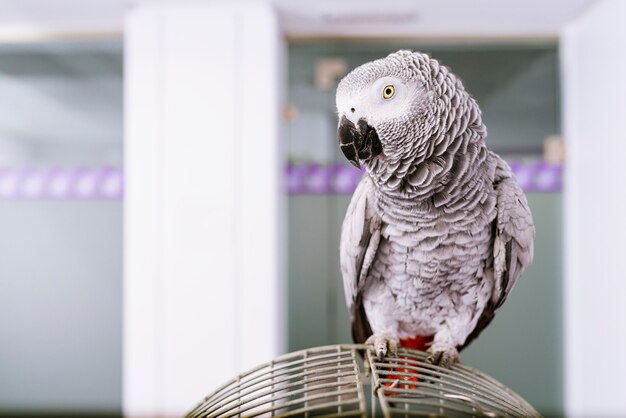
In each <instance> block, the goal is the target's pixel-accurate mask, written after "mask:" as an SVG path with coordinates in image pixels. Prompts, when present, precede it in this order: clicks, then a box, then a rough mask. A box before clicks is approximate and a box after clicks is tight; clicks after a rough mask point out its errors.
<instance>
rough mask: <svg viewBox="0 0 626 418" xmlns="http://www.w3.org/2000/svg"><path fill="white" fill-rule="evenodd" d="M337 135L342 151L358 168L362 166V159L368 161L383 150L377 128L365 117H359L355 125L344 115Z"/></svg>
mask: <svg viewBox="0 0 626 418" xmlns="http://www.w3.org/2000/svg"><path fill="white" fill-rule="evenodd" d="M337 136H338V138H339V146H340V147H341V152H343V155H345V156H346V158H347V159H348V161H350V162H351V163H352V165H353V166H355V167H356V168H361V163H360V162H361V161H363V162H367V161H369V160H371V159H372V158H374V157H376V156H377V155H379V154H380V153H381V152H383V146H382V144H381V143H380V139H378V134H377V133H376V130H375V129H374V128H372V127H371V126H369V125H368V124H367V122H365V121H364V120H363V119H359V121H358V122H357V126H355V125H354V123H352V122H350V121H349V120H348V118H346V117H345V116H344V117H342V118H341V120H340V121H339V128H337Z"/></svg>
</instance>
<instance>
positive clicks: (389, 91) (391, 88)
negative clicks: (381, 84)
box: [383, 84, 396, 99]
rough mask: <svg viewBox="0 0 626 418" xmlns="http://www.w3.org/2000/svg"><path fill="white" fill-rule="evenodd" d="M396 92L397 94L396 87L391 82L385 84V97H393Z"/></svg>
mask: <svg viewBox="0 0 626 418" xmlns="http://www.w3.org/2000/svg"><path fill="white" fill-rule="evenodd" d="M394 94H396V88H395V87H394V86H392V85H391V84H389V85H387V86H385V88H384V89H383V98H384V99H391V98H392V97H393V95H394Z"/></svg>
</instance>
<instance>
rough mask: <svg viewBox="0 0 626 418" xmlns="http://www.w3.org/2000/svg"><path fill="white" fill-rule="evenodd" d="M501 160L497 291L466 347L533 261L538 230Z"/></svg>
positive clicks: (497, 187) (495, 249)
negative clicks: (535, 237)
mask: <svg viewBox="0 0 626 418" xmlns="http://www.w3.org/2000/svg"><path fill="white" fill-rule="evenodd" d="M493 155H494V157H495V158H497V159H498V165H497V168H496V177H495V184H494V187H495V190H496V208H497V215H496V219H495V221H494V223H495V225H494V230H495V237H494V243H493V273H494V289H493V293H492V296H491V299H490V300H489V302H488V303H487V306H486V307H485V309H484V310H483V312H482V314H481V316H480V318H479V319H478V322H477V324H476V327H475V328H474V330H473V331H472V333H471V334H470V335H469V336H468V337H467V339H466V340H465V343H464V344H463V347H465V346H467V345H468V344H469V343H470V342H471V341H472V340H473V339H474V338H476V337H477V336H478V335H479V334H480V332H481V331H482V330H483V329H484V328H485V327H486V326H487V325H489V323H490V322H491V320H492V319H493V317H494V316H495V313H496V311H497V310H498V308H500V306H502V304H503V303H504V301H505V300H506V298H507V296H508V295H509V292H510V291H511V289H512V288H513V285H514V284H515V282H516V281H517V279H518V278H519V276H520V275H521V274H522V272H523V271H524V268H525V267H526V266H527V265H529V264H530V263H531V262H532V259H533V236H534V233H535V227H534V224H533V218H532V215H531V213H530V208H529V207H528V201H527V200H526V196H525V195H524V192H523V191H522V189H521V188H520V187H519V185H518V184H517V181H516V180H515V178H514V177H513V174H512V172H511V169H510V168H509V166H508V165H507V164H506V163H505V162H504V161H503V160H501V159H500V157H498V156H496V155H495V154H493Z"/></svg>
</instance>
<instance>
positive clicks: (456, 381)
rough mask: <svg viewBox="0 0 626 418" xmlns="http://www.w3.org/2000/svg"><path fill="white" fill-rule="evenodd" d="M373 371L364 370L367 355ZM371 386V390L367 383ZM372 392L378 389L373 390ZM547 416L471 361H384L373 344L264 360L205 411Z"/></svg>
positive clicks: (405, 357) (202, 413) (418, 355)
mask: <svg viewBox="0 0 626 418" xmlns="http://www.w3.org/2000/svg"><path fill="white" fill-rule="evenodd" d="M362 359H365V361H367V362H369V365H370V367H371V372H370V374H369V376H367V375H366V374H365V373H364V370H365V367H364V364H363V360H362ZM366 386H369V387H370V388H369V390H366ZM367 394H369V395H370V396H368V395H367ZM274 416H275V417H290V416H291V417H294V416H297V417H313V416H316V417H319V416H324V417H348V416H360V417H376V416H382V417H401V416H406V417H408V416H428V417H539V414H538V413H537V411H535V410H534V409H533V408H532V407H531V406H530V405H529V404H528V403H527V402H526V401H525V400H524V399H522V398H521V397H520V396H519V395H517V394H516V393H515V392H513V391H512V390H511V389H509V388H507V387H506V386H504V385H503V384H501V383H499V382H497V381H496V380H494V379H493V378H491V377H489V376H487V375H485V374H483V373H481V372H479V371H477V370H475V369H472V368H471V367H468V366H465V365H463V364H455V365H454V366H453V367H452V368H451V369H446V368H443V367H439V366H435V365H432V364H430V363H428V362H427V361H426V354H425V353H423V352H420V351H415V350H408V349H404V348H400V349H399V350H398V355H397V356H396V357H392V358H389V357H388V358H386V359H385V360H384V361H382V362H381V361H378V359H377V358H376V355H375V354H374V352H373V351H372V348H371V346H365V345H356V344H351V345H333V346H325V347H317V348H311V349H308V350H302V351H298V352H294V353H290V354H286V355H284V356H281V357H278V358H276V359H275V360H273V361H271V362H269V363H266V364H263V365H260V366H258V367H256V368H254V369H252V370H250V371H248V372H246V373H244V374H241V375H239V376H238V377H237V378H235V379H233V380H231V381H230V382H228V383H226V384H225V385H223V386H222V387H220V388H218V389H217V390H216V391H214V392H213V393H211V394H210V395H209V396H207V397H206V398H205V399H204V400H203V401H202V402H201V403H200V404H198V405H197V406H196V407H195V408H194V409H193V410H192V411H191V412H189V413H188V414H187V418H199V417H274Z"/></svg>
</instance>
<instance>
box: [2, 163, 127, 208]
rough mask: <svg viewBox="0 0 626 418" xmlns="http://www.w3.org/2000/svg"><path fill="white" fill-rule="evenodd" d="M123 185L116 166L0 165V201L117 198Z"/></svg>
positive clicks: (122, 192)
mask: <svg viewBox="0 0 626 418" xmlns="http://www.w3.org/2000/svg"><path fill="white" fill-rule="evenodd" d="M123 188H124V181H123V173H122V171H121V170H120V169H117V168H109V167H106V168H100V169H89V168H73V169H59V168H50V169H32V168H23V169H2V168H0V200H39V199H51V200H63V199H78V200H91V199H94V200H116V199H120V198H122V196H123V194H124V190H123Z"/></svg>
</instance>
